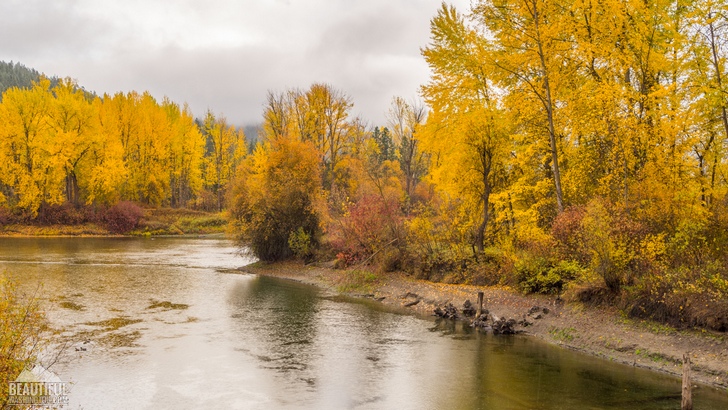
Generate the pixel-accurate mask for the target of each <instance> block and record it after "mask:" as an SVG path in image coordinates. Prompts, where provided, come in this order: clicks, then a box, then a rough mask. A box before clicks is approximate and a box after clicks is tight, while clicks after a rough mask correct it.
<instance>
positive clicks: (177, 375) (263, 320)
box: [0, 238, 728, 410]
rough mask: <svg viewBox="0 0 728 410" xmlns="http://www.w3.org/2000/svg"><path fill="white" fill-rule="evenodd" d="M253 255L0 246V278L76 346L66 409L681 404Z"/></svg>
mask: <svg viewBox="0 0 728 410" xmlns="http://www.w3.org/2000/svg"><path fill="white" fill-rule="evenodd" d="M248 262H249V260H248V259H246V258H245V257H243V256H241V255H240V254H239V253H238V250H237V249H236V248H235V246H234V244H233V243H232V242H230V241H227V240H220V239H191V238H155V239H142V238H105V239H99V238H0V270H5V271H6V272H7V273H9V274H10V276H12V277H14V278H15V279H16V280H18V281H19V282H21V283H22V287H23V289H24V290H25V291H27V292H36V293H37V294H38V295H39V296H40V297H41V298H43V299H44V301H45V302H46V306H47V308H48V310H49V317H50V320H51V323H52V325H53V326H54V327H55V328H56V329H59V330H61V331H62V334H61V335H60V336H59V337H58V338H57V339H58V341H59V342H61V341H64V340H68V341H69V343H70V344H69V345H68V347H67V349H66V351H65V354H64V356H63V360H61V361H60V362H59V363H56V364H55V365H54V366H53V367H52V370H53V371H54V372H56V373H57V374H58V375H59V376H60V377H61V379H63V380H64V381H67V382H70V383H72V386H71V394H70V402H71V404H70V406H69V408H70V409H77V408H83V409H87V410H89V409H153V408H154V409H160V408H161V409H199V408H227V409H676V408H679V406H680V397H679V394H680V381H679V380H678V379H676V378H673V377H668V376H665V375H661V374H657V373H653V372H648V371H645V370H642V369H636V368H633V367H629V366H623V365H618V364H615V363H611V362H608V361H604V360H599V359H596V358H592V357H589V356H584V355H581V354H578V353H574V352H570V351H567V350H564V349H560V348H557V347H554V346H550V345H547V344H544V343H541V342H539V341H537V340H534V339H532V338H528V337H522V336H516V337H513V336H510V337H505V336H501V337H495V336H492V335H484V334H480V333H479V332H474V331H472V330H470V329H468V328H463V326H462V325H461V324H454V323H451V322H444V321H440V322H438V321H435V320H424V319H421V318H418V317H414V316H409V315H402V314H398V313H396V312H394V311H391V310H388V309H386V308H384V307H382V306H379V305H376V304H373V303H365V302H362V301H357V300H351V299H347V298H342V297H337V296H335V295H331V294H327V293H325V292H322V291H320V290H318V289H316V288H313V287H309V286H305V285H301V284H298V283H293V282H289V281H283V280H277V279H272V278H267V277H258V276H254V275H247V274H241V273H239V272H237V271H235V270H234V268H236V267H238V266H241V265H244V264H246V263H248ZM84 349H85V350H84ZM694 401H695V408H696V409H725V408H728V394H726V393H725V392H719V391H716V390H712V389H708V388H701V389H699V390H697V391H695V392H694Z"/></svg>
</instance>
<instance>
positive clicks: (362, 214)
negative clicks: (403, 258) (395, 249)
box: [331, 195, 403, 265]
mask: <svg viewBox="0 0 728 410" xmlns="http://www.w3.org/2000/svg"><path fill="white" fill-rule="evenodd" d="M402 218H403V217H402V210H401V207H400V204H399V203H398V201H397V200H396V199H394V198H391V199H390V198H388V200H384V199H383V198H382V197H380V196H378V195H367V196H364V197H363V198H361V199H360V200H359V201H358V202H356V203H355V204H354V205H352V206H351V207H350V208H349V212H348V214H347V215H346V216H345V217H344V218H342V220H341V224H340V225H338V226H336V227H335V228H334V229H333V232H332V236H333V239H332V241H331V246H332V248H333V249H334V250H335V251H336V252H337V259H339V260H340V261H342V262H343V263H345V264H346V265H351V264H354V263H356V262H359V261H362V260H364V259H366V258H367V257H369V256H371V255H372V254H374V253H375V252H377V251H379V250H381V249H382V248H384V247H386V246H387V245H388V244H389V243H390V242H392V240H393V239H394V238H396V237H397V236H398V235H399V233H400V232H401V229H402Z"/></svg>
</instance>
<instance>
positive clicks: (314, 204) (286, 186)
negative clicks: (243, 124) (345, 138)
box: [230, 138, 322, 260]
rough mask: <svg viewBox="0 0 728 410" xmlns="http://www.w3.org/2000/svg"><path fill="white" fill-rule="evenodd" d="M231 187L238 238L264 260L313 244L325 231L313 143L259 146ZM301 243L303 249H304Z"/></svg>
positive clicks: (282, 141) (281, 140) (283, 141)
mask: <svg viewBox="0 0 728 410" xmlns="http://www.w3.org/2000/svg"><path fill="white" fill-rule="evenodd" d="M241 170H242V172H240V173H239V174H238V175H236V177H235V181H234V183H233V185H232V196H231V197H232V202H231V205H230V211H231V214H232V216H233V218H234V224H235V226H236V229H237V230H238V234H239V238H240V240H241V241H242V243H243V244H245V245H246V246H248V247H249V248H250V249H251V250H252V251H253V253H254V254H255V255H256V256H257V257H258V258H260V259H263V260H277V259H281V258H286V257H288V256H290V255H291V254H293V252H294V250H295V249H292V245H293V244H295V246H293V248H298V249H300V248H310V247H311V246H314V245H315V244H316V243H317V241H318V237H319V235H320V225H319V222H320V220H321V219H320V218H321V209H322V207H321V206H320V201H321V167H320V158H319V153H318V151H317V150H316V149H315V148H314V147H313V144H312V143H311V142H303V141H299V140H296V139H294V138H278V139H274V140H272V141H268V142H265V143H264V144H259V145H258V147H257V148H256V150H255V151H254V152H253V153H252V154H251V155H250V156H248V158H247V159H246V160H245V162H244V163H243V166H242V168H241ZM299 247H300V248H299Z"/></svg>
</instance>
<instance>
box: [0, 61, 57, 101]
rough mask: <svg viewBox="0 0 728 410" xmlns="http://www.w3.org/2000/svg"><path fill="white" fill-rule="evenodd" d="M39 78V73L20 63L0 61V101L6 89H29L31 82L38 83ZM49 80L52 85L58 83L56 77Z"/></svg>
mask: <svg viewBox="0 0 728 410" xmlns="http://www.w3.org/2000/svg"><path fill="white" fill-rule="evenodd" d="M40 76H41V73H39V72H38V71H37V70H34V69H32V68H28V67H26V66H24V65H22V64H20V63H13V62H12V61H11V62H9V63H6V62H5V61H0V100H2V94H3V93H4V92H5V90H7V89H8V88H13V87H19V88H30V87H31V86H32V85H33V81H38V79H39V78H40ZM50 78H51V82H52V83H55V82H57V81H58V77H50Z"/></svg>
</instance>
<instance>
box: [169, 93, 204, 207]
mask: <svg viewBox="0 0 728 410" xmlns="http://www.w3.org/2000/svg"><path fill="white" fill-rule="evenodd" d="M162 106H163V107H164V109H165V110H166V112H167V119H168V120H169V121H170V124H171V127H172V139H171V141H170V149H169V162H168V166H167V167H168V172H169V180H170V187H171V192H170V195H171V197H170V205H171V206H173V207H180V206H185V205H187V203H188V202H189V201H190V200H191V199H192V198H193V197H194V196H195V195H197V193H198V192H199V191H200V190H201V189H202V183H203V180H202V160H203V155H204V144H205V140H204V137H203V136H202V133H200V130H199V128H198V127H197V124H196V123H195V120H194V117H193V116H192V113H191V112H190V110H189V107H187V106H185V107H184V108H183V109H180V107H179V105H177V104H175V103H173V102H171V101H169V100H168V99H165V100H164V101H163V103H162Z"/></svg>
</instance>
